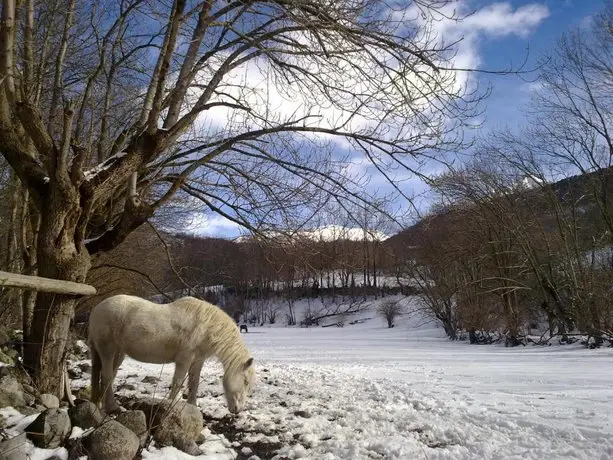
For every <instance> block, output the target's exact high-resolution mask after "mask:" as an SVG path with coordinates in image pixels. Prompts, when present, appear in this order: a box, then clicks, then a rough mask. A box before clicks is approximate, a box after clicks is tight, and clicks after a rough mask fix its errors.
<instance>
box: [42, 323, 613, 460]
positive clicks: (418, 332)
mask: <svg viewBox="0 0 613 460" xmlns="http://www.w3.org/2000/svg"><path fill="white" fill-rule="evenodd" d="M369 316H373V315H369ZM397 323H398V326H397V327H395V328H393V329H387V327H385V325H384V324H383V321H382V320H381V319H380V318H377V317H373V319H371V320H369V321H367V322H365V323H363V324H357V325H346V326H345V327H343V328H337V327H330V328H321V327H315V328H310V329H305V328H286V327H272V328H268V327H255V328H250V330H249V333H248V334H243V337H244V339H245V341H246V343H247V345H248V347H249V349H250V350H251V351H252V353H253V356H254V357H255V358H256V362H257V370H258V382H257V385H256V388H255V391H254V394H253V396H252V398H251V400H250V402H249V404H248V406H247V409H246V410H245V411H244V412H243V413H241V414H239V416H238V417H237V418H236V419H234V420H231V419H230V417H229V416H228V415H227V414H228V412H227V408H226V404H225V400H224V398H223V390H222V387H221V383H220V377H221V367H220V366H219V365H218V364H217V363H210V364H207V365H206V366H205V369H204V370H203V373H202V382H201V385H200V395H199V396H200V398H199V400H198V404H199V405H200V407H201V408H202V410H203V412H204V414H205V420H206V425H207V426H208V427H209V428H210V430H211V431H213V432H215V433H220V432H222V433H224V435H222V436H219V435H214V434H211V433H210V432H209V430H208V429H206V430H205V433H206V434H207V435H208V437H207V440H206V441H205V442H204V444H203V445H202V446H201V448H202V449H203V452H204V453H203V455H202V456H201V457H200V458H203V459H215V460H225V459H236V458H239V459H248V458H253V459H255V458H261V459H266V458H276V459H287V458H290V459H294V458H309V459H330V460H332V459H356V460H359V459H430V460H434V459H454V460H456V459H467V460H468V459H470V460H474V459H539V460H540V459H548V460H549V459H586V460H587V459H590V460H604V459H611V458H613V383H612V382H613V366H612V365H611V364H612V362H613V349H610V348H607V349H600V350H586V349H584V348H582V347H581V346H580V345H572V346H559V345H554V346H551V347H537V346H528V347H517V348H505V347H504V346H499V345H488V346H476V345H469V344H468V343H466V342H449V341H448V340H447V339H446V338H445V337H444V334H443V333H442V331H441V330H440V329H438V328H435V327H434V326H433V325H425V326H424V325H421V326H420V325H416V324H414V323H412V321H411V320H410V319H408V318H403V319H401V320H400V321H398V322H397ZM172 372H173V366H172V365H167V366H156V365H146V364H142V363H137V362H135V361H132V360H126V361H125V362H124V364H123V365H122V367H121V369H120V371H119V374H118V379H117V381H116V385H117V386H118V387H119V389H118V390H117V393H118V394H119V395H124V396H131V395H133V394H135V393H142V392H146V393H149V394H151V393H155V394H157V395H160V396H161V395H163V394H165V393H166V392H167V390H168V387H169V383H170V379H171V376H172ZM147 375H148V376H158V377H160V378H161V381H160V383H159V384H154V385H151V384H144V383H142V382H141V380H142V379H143V377H144V376H147ZM74 383H75V385H77V386H78V385H85V384H86V383H88V382H86V381H81V382H79V381H77V382H74ZM132 385H133V386H132ZM134 387H136V388H137V389H136V390H135V389H134ZM33 453H34V452H33ZM59 453H60V454H62V452H59ZM275 453H276V455H277V456H276V457H274V455H275ZM256 454H257V455H258V457H253V455H256ZM39 458H44V457H39ZM143 458H148V459H152V460H157V459H187V458H194V457H191V456H188V455H186V454H183V453H181V452H179V451H177V450H175V449H173V448H163V449H159V450H157V449H155V448H154V447H153V448H150V450H149V451H146V452H143Z"/></svg>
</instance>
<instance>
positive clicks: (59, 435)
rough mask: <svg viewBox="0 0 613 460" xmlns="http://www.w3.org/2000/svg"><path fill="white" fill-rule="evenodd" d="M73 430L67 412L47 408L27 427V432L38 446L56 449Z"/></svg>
mask: <svg viewBox="0 0 613 460" xmlns="http://www.w3.org/2000/svg"><path fill="white" fill-rule="evenodd" d="M71 430H72V426H71V425H70V417H68V414H67V413H66V412H64V411H63V410H60V409H47V410H46V411H44V412H41V413H40V415H39V416H38V417H36V419H34V421H33V422H32V423H30V424H29V425H28V426H27V427H26V429H25V432H26V434H27V436H28V438H29V439H30V440H31V441H32V442H33V443H34V445H35V446H36V447H41V448H44V449H55V448H56V447H60V445H62V443H63V442H64V441H65V440H66V438H68V436H69V435H70V431H71Z"/></svg>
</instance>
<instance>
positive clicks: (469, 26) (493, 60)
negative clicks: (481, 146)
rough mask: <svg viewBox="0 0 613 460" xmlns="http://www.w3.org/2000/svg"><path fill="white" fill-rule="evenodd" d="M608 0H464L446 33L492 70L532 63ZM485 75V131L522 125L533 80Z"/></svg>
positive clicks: (232, 228) (223, 228)
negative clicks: (488, 87)
mask: <svg viewBox="0 0 613 460" xmlns="http://www.w3.org/2000/svg"><path fill="white" fill-rule="evenodd" d="M604 3H605V2H604V1H602V0H536V1H530V0H502V1H492V0H458V3H457V4H456V6H455V7H456V8H458V9H459V10H460V11H464V12H467V11H469V10H477V11H476V13H475V14H474V15H473V16H471V17H469V18H468V19H467V20H466V21H463V22H460V23H459V24H455V23H453V24H446V25H445V24H442V25H441V26H440V27H441V30H442V32H441V33H442V34H447V35H448V36H449V37H451V38H458V37H459V36H462V37H464V40H463V42H462V44H461V45H460V49H459V56H458V59H459V61H460V62H461V63H462V64H467V65H468V66H470V67H473V66H476V67H478V68H481V69H490V70H499V69H505V68H508V67H514V68H517V66H518V65H520V64H521V63H522V62H523V61H524V60H525V57H526V53H527V52H528V49H529V55H528V59H529V60H528V63H527V67H528V68H530V67H531V66H532V67H533V66H534V65H535V64H536V62H537V60H538V59H539V58H540V57H542V56H543V54H544V53H546V52H547V51H548V50H551V49H552V47H553V46H555V42H556V40H557V39H558V38H559V37H560V36H561V35H562V34H563V33H565V32H568V31H569V30H571V29H572V28H574V27H580V26H583V25H585V24H587V23H588V22H589V19H590V17H591V16H592V15H593V14H595V13H597V12H598V11H600V10H601V9H602V8H603V6H604ZM460 66H461V64H460ZM479 78H480V79H482V81H483V82H484V83H486V84H487V83H491V84H492V86H493V88H492V94H491V96H490V97H489V98H488V99H487V101H486V102H485V106H484V107H485V108H486V112H485V117H486V118H485V122H484V125H483V127H482V129H481V133H485V132H487V131H489V130H492V129H496V128H500V127H504V126H509V127H510V128H517V127H519V126H520V125H521V123H522V119H523V116H522V112H521V110H522V106H524V105H526V104H528V103H529V100H530V89H531V87H532V86H533V83H530V82H529V81H525V80H522V79H520V78H519V77H517V76H488V75H481V76H480V77H479ZM534 78H536V74H535V75H528V76H526V79H530V80H533V79H534ZM370 169H371V170H372V168H370ZM380 179H381V178H380V177H373V180H372V183H373V187H374V186H377V187H379V188H381V189H382V190H385V189H391V188H390V187H387V186H381V183H382V181H381V180H380ZM403 189H404V190H403V191H405V192H406V193H407V194H408V195H411V194H413V193H419V192H420V191H423V190H425V189H426V186H425V185H424V184H423V183H422V182H421V181H420V180H419V179H415V180H409V181H407V182H405V183H404V184H403ZM191 228H192V230H195V231H196V232H197V233H199V234H202V235H208V236H219V237H224V238H234V237H236V236H238V235H239V234H240V233H241V231H240V229H239V228H238V227H237V226H236V225H235V224H233V223H232V222H230V221H228V220H226V219H224V218H222V217H220V216H216V215H207V216H204V215H199V216H197V217H196V218H195V220H194V222H193V224H192V227H191Z"/></svg>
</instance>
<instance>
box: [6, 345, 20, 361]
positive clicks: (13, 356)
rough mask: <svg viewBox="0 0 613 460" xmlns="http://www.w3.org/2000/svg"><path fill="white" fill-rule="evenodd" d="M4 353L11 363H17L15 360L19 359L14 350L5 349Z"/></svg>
mask: <svg viewBox="0 0 613 460" xmlns="http://www.w3.org/2000/svg"><path fill="white" fill-rule="evenodd" d="M4 353H5V354H6V355H7V356H8V357H9V358H11V359H12V360H13V361H17V358H18V357H19V352H18V351H17V350H15V349H14V348H5V349H4Z"/></svg>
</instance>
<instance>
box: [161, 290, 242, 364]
mask: <svg viewBox="0 0 613 460" xmlns="http://www.w3.org/2000/svg"><path fill="white" fill-rule="evenodd" d="M171 308H177V309H180V310H182V311H183V312H184V313H185V317H186V319H187V318H189V319H190V320H192V321H194V322H195V323H196V324H197V325H198V326H197V328H204V329H206V333H205V334H202V335H201V336H202V337H206V338H207V339H206V340H207V342H208V343H209V344H210V347H211V350H213V351H214V352H215V354H216V355H217V357H218V359H219V360H220V361H221V363H222V364H223V366H224V368H225V369H226V370H231V371H234V370H238V369H239V368H240V367H242V366H243V365H244V364H245V362H246V361H247V359H249V351H248V350H247V347H245V344H244V343H243V339H242V337H241V335H240V331H239V329H238V326H237V325H236V323H235V322H234V320H233V319H232V318H231V317H230V315H228V314H227V313H226V312H225V311H223V310H222V309H221V308H219V307H217V306H216V305H213V304H210V303H208V302H206V301H204V300H200V299H196V298H195V297H182V298H180V299H177V300H175V301H174V302H172V304H171Z"/></svg>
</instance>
